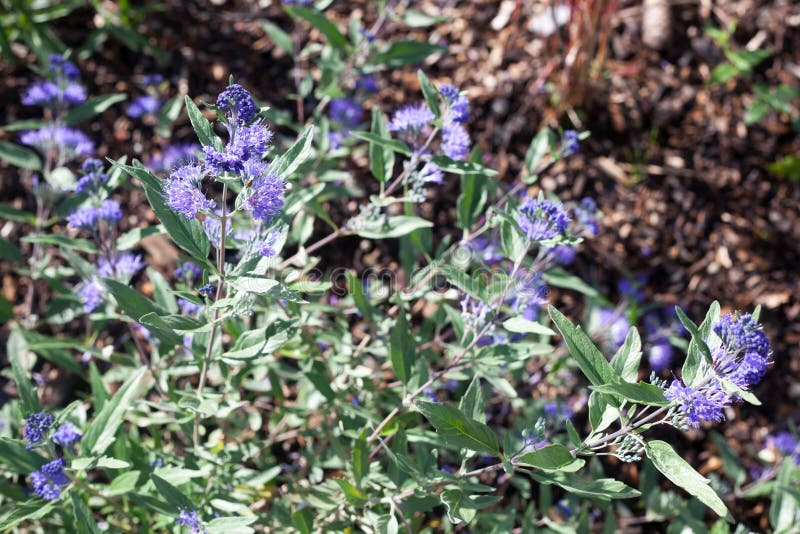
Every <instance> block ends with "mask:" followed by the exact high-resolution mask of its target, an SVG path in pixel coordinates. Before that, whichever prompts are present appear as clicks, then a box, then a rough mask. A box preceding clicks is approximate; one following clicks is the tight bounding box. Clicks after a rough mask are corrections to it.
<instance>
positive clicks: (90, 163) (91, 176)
mask: <svg viewBox="0 0 800 534" xmlns="http://www.w3.org/2000/svg"><path fill="white" fill-rule="evenodd" d="M82 169H83V172H84V173H85V174H84V176H82V177H81V178H80V179H79V180H78V184H77V185H76V186H75V192H76V193H91V192H93V191H97V190H98V189H99V188H100V187H101V186H103V185H105V184H107V183H108V175H107V174H105V173H104V172H103V162H102V161H100V160H99V159H95V158H89V159H87V160H86V161H84V162H83V167H82Z"/></svg>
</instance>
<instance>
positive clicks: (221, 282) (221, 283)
mask: <svg viewBox="0 0 800 534" xmlns="http://www.w3.org/2000/svg"><path fill="white" fill-rule="evenodd" d="M227 196H228V184H223V185H222V215H221V216H220V219H219V230H220V237H219V247H217V275H218V279H217V292H216V295H215V296H214V302H217V301H219V299H221V298H222V294H223V290H224V287H225V234H226V228H227V222H228V216H227V213H226V208H227V204H226V203H225V199H226V197H227ZM218 321H219V308H214V319H213V323H212V327H211V334H210V335H209V338H208V346H207V347H206V354H205V357H204V358H203V368H202V370H201V371H200V380H199V381H198V384H197V400H198V401H201V402H202V400H203V388H205V386H206V380H207V379H208V367H209V364H210V363H211V352H212V351H213V349H214V341H215V340H216V337H217V330H218V329H219V327H220V325H219V322H218ZM199 432H200V412H199V411H198V412H197V413H196V414H195V418H194V431H193V433H192V437H193V439H192V441H193V442H194V446H195V447H198V446H199V444H200V435H199Z"/></svg>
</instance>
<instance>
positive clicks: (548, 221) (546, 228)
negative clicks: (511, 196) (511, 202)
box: [517, 198, 569, 241]
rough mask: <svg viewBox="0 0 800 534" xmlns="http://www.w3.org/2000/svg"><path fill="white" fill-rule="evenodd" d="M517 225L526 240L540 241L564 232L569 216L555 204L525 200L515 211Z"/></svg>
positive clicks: (559, 205)
mask: <svg viewBox="0 0 800 534" xmlns="http://www.w3.org/2000/svg"><path fill="white" fill-rule="evenodd" d="M517 223H519V226H520V228H522V231H523V232H525V236H526V237H527V238H528V239H530V240H531V241H542V240H545V239H552V238H554V237H557V236H559V235H561V234H563V233H564V232H566V231H567V226H568V225H569V216H568V215H567V212H566V211H564V207H563V206H562V205H561V204H559V203H557V202H553V201H551V200H537V199H533V198H526V199H525V202H523V203H522V206H520V207H519V209H518V210H517Z"/></svg>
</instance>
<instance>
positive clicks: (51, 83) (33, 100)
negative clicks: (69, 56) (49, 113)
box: [22, 54, 86, 107]
mask: <svg viewBox="0 0 800 534" xmlns="http://www.w3.org/2000/svg"><path fill="white" fill-rule="evenodd" d="M48 72H49V74H50V78H49V79H47V80H40V81H38V82H35V83H33V84H31V85H30V86H29V87H28V89H27V90H26V91H25V93H24V94H23V95H22V103H23V104H25V105H26V106H42V107H51V106H62V105H64V104H67V105H75V104H81V103H83V102H84V101H85V100H86V88H85V87H83V86H82V85H81V84H80V83H78V76H79V74H80V73H79V72H78V67H76V66H75V65H74V64H73V63H71V62H69V61H67V60H66V59H64V58H63V57H61V56H59V55H57V54H53V55H51V56H50V67H49V69H48Z"/></svg>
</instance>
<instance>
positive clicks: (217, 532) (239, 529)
mask: <svg viewBox="0 0 800 534" xmlns="http://www.w3.org/2000/svg"><path fill="white" fill-rule="evenodd" d="M256 519H257V518H256V517H239V516H232V517H217V518H216V519H212V520H211V521H209V522H208V523H206V524H205V525H204V530H205V532H207V533H208V534H250V533H251V532H255V530H254V529H252V528H251V527H249V526H247V525H250V524H251V523H255V521H256Z"/></svg>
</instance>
